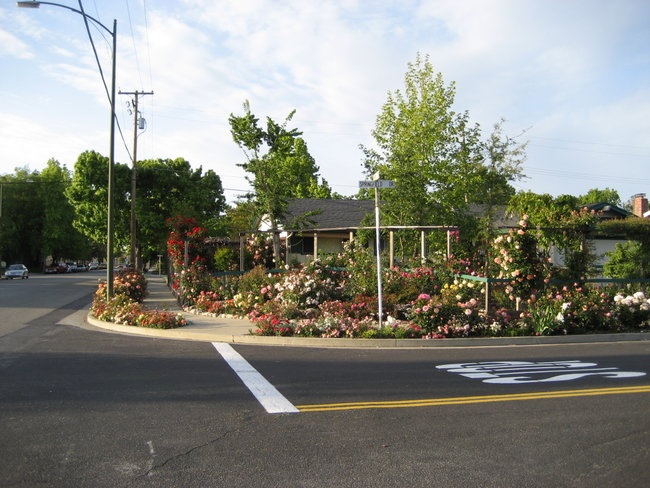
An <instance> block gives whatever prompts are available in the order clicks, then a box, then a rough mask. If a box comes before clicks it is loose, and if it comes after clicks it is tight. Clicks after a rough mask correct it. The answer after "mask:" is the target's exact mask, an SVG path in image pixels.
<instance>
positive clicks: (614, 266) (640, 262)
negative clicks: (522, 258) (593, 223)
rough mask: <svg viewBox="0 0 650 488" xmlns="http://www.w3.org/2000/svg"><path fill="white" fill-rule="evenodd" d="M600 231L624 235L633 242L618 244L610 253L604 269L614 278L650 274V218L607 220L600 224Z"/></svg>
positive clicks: (641, 276)
mask: <svg viewBox="0 0 650 488" xmlns="http://www.w3.org/2000/svg"><path fill="white" fill-rule="evenodd" d="M598 232H599V233H601V234H604V235H607V236H611V237H624V238H626V239H628V240H630V241H632V242H630V243H627V244H625V245H620V244H619V245H617V246H616V250H615V251H612V252H611V253H608V257H609V259H610V260H609V262H608V263H606V264H605V267H604V271H605V274H606V275H607V276H610V277H612V278H647V277H648V276H649V275H650V220H648V219H644V218H640V217H630V218H627V219H624V220H607V221H603V222H601V223H599V224H598Z"/></svg>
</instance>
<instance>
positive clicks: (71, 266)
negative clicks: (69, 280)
mask: <svg viewBox="0 0 650 488" xmlns="http://www.w3.org/2000/svg"><path fill="white" fill-rule="evenodd" d="M65 264H66V266H67V267H68V269H66V270H65V272H66V273H76V272H77V271H79V269H78V268H77V263H72V262H70V263H65Z"/></svg>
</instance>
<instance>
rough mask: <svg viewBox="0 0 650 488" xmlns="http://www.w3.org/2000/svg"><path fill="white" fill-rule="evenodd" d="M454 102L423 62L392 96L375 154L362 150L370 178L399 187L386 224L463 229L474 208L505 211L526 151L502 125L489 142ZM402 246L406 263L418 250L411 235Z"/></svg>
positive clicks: (385, 205) (381, 118)
mask: <svg viewBox="0 0 650 488" xmlns="http://www.w3.org/2000/svg"><path fill="white" fill-rule="evenodd" d="M455 94H456V91H455V84H454V83H451V84H449V85H446V84H445V82H444V80H443V77H442V75H441V74H440V73H435V72H434V69H433V66H432V65H431V63H430V62H429V58H428V56H426V57H422V56H421V55H419V54H418V56H417V58H416V61H415V63H409V65H408V70H407V72H406V75H405V89H404V91H403V92H402V91H400V90H396V91H395V92H393V93H389V94H388V100H387V101H386V103H385V104H384V106H383V108H382V111H381V112H380V114H379V115H378V116H377V120H376V126H375V129H374V130H373V131H372V136H373V138H374V140H375V145H376V148H367V147H364V146H362V147H361V149H362V151H363V152H364V155H365V162H364V166H365V170H366V173H367V174H368V175H373V174H375V173H377V172H378V173H379V175H380V177H381V178H383V179H389V180H393V181H394V182H395V187H394V189H391V190H387V191H383V192H382V195H381V199H382V209H383V221H384V222H385V223H386V224H389V225H390V224H392V225H452V224H457V223H459V222H464V221H467V220H468V217H467V214H468V212H467V209H468V205H469V204H470V203H492V204H497V203H505V201H506V200H507V198H508V196H509V195H511V194H512V193H513V192H514V190H513V189H512V188H511V187H509V181H512V180H513V179H517V178H518V177H519V176H520V172H521V170H520V164H521V161H523V156H524V146H522V145H517V144H516V142H515V141H514V140H512V139H508V138H504V137H503V134H502V130H501V124H497V125H496V126H495V128H494V130H493V132H492V134H491V136H490V137H489V138H488V139H487V140H486V141H483V140H482V139H481V137H482V134H481V130H480V127H479V126H478V125H476V124H471V123H470V120H469V114H468V112H463V113H457V112H454V111H453V104H454V98H455ZM398 246H399V247H401V248H402V255H403V257H406V256H405V254H406V253H408V254H411V253H412V254H415V253H417V250H418V248H419V245H418V242H417V238H416V236H415V235H411V234H409V233H406V234H402V236H401V237H400V236H398ZM406 246H409V247H408V249H407V247H406ZM409 249H410V250H409Z"/></svg>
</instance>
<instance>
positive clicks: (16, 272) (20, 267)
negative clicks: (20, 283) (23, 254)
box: [5, 264, 29, 280]
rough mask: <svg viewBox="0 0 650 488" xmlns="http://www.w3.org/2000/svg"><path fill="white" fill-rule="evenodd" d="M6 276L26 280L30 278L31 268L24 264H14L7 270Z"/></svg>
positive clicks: (10, 278) (11, 278)
mask: <svg viewBox="0 0 650 488" xmlns="http://www.w3.org/2000/svg"><path fill="white" fill-rule="evenodd" d="M5 278H7V279H8V280H13V279H14V278H20V279H22V280H25V279H27V278H29V270H28V269H27V267H26V266H25V265H24V264H12V265H11V266H9V267H8V268H7V271H5Z"/></svg>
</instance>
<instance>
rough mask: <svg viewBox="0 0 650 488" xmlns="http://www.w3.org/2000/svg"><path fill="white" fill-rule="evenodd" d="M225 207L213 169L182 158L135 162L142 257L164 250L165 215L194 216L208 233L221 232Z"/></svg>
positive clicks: (168, 229)
mask: <svg viewBox="0 0 650 488" xmlns="http://www.w3.org/2000/svg"><path fill="white" fill-rule="evenodd" d="M225 209H226V199H225V196H224V194H223V186H222V184H221V178H219V176H218V175H217V174H216V173H215V172H214V171H212V170H208V171H206V172H203V169H202V168H201V167H199V168H197V169H193V168H192V167H191V165H190V163H189V162H188V161H186V160H185V159H183V158H177V159H156V160H146V161H141V162H140V163H138V194H137V199H136V216H137V222H138V242H139V247H140V250H141V253H142V256H143V258H144V259H145V260H152V259H155V257H156V255H157V254H161V253H163V252H164V250H165V248H166V241H167V237H168V236H169V231H170V227H169V224H168V222H167V220H168V219H169V218H175V217H177V216H182V217H184V218H192V219H196V221H198V222H200V223H201V225H202V226H204V227H205V228H206V229H207V230H208V233H214V232H216V233H217V234H219V235H221V233H222V231H221V220H222V218H223V217H222V214H223V212H224V211H225Z"/></svg>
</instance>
